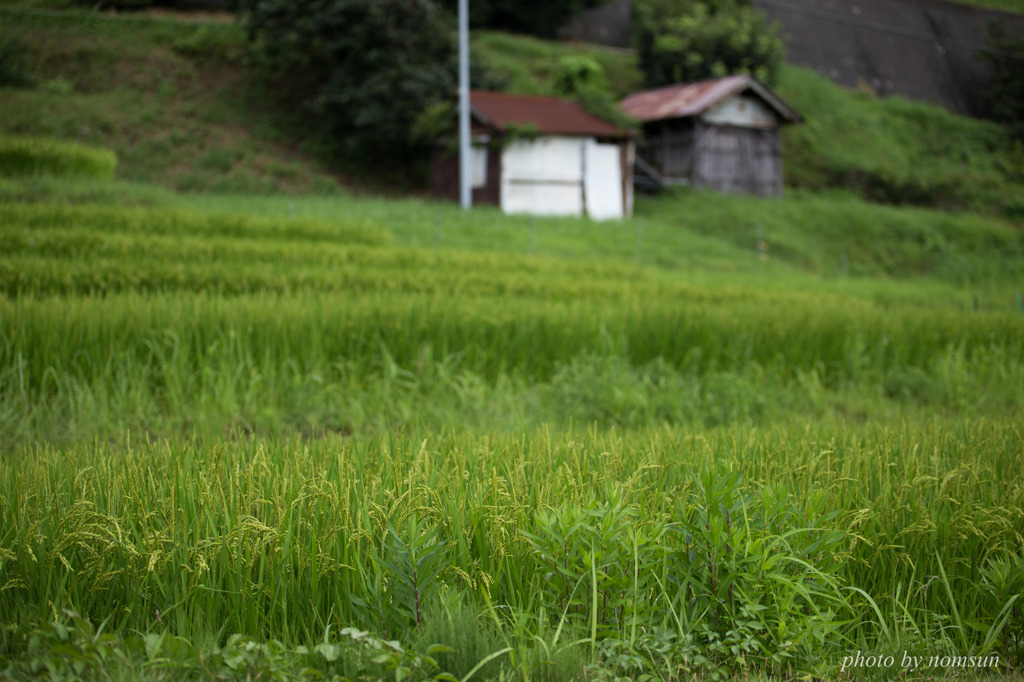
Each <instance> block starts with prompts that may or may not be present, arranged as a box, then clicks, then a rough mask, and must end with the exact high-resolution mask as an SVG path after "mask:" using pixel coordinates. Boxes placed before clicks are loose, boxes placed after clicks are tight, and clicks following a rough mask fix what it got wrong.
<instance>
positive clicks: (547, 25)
mask: <svg viewBox="0 0 1024 682" xmlns="http://www.w3.org/2000/svg"><path fill="white" fill-rule="evenodd" d="M443 1H444V4H445V6H446V7H447V8H448V9H449V11H451V12H452V13H453V15H454V14H456V13H457V12H458V6H459V3H458V0H443ZM607 1H608V0H548V1H547V2H531V3H523V2H519V0H470V3H469V23H470V27H471V28H489V29H496V30H499V31H509V32H512V33H525V34H527V35H534V36H539V37H542V38H554V37H555V35H556V34H557V33H558V29H560V28H561V27H562V26H563V25H564V24H565V23H566V22H567V21H569V20H570V19H572V18H573V17H574V16H575V15H576V14H578V13H579V12H581V11H583V10H585V9H588V8H591V7H597V6H599V5H601V4H603V3H605V2H607Z"/></svg>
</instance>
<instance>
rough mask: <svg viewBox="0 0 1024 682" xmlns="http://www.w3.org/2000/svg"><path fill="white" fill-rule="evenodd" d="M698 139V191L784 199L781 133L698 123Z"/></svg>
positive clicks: (695, 181)
mask: <svg viewBox="0 0 1024 682" xmlns="http://www.w3.org/2000/svg"><path fill="white" fill-rule="evenodd" d="M695 137H696V145H695V147H696V158H695V164H694V170H693V175H692V176H691V182H692V183H693V186H694V187H700V188H706V189H712V190H715V191H716V192H728V193H731V194H754V195H756V196H761V197H777V196H782V145H781V144H780V142H779V134H778V132H777V131H775V130H762V129H758V128H736V127H732V126H712V125H707V124H705V123H701V122H698V123H697V124H696V127H695Z"/></svg>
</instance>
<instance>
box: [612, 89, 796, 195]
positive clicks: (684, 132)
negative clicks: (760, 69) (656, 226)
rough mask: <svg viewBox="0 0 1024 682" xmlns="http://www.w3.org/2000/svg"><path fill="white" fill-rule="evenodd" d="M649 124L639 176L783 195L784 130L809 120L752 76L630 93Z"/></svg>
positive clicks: (627, 106)
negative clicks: (781, 133) (781, 136)
mask: <svg viewBox="0 0 1024 682" xmlns="http://www.w3.org/2000/svg"><path fill="white" fill-rule="evenodd" d="M621 106H622V109H623V110H624V111H625V112H626V113H627V114H629V115H631V116H633V117H634V118H636V119H639V120H640V121H641V122H642V123H643V126H644V136H645V138H646V144H645V145H644V146H643V147H641V148H640V149H639V150H637V159H638V160H637V174H638V176H639V175H644V176H645V177H646V179H647V180H649V181H651V182H654V183H656V184H658V185H666V184H687V185H691V186H693V187H699V188H707V189H712V190H715V191H718V192H728V193H733V194H755V195H757V196H766V197H772V196H781V195H782V144H781V140H780V136H779V129H780V127H781V126H782V125H785V124H789V123H799V122H801V121H802V120H803V119H802V118H801V117H800V114H798V113H797V112H796V111H795V110H794V109H793V108H792V107H790V106H789V105H788V104H786V103H785V102H784V101H783V100H782V98H781V97H779V96H778V95H777V94H775V93H774V92H773V91H772V90H771V89H770V88H769V87H768V86H766V85H765V84H763V83H761V82H760V81H758V80H757V79H756V78H754V77H753V76H748V75H739V76H728V77H726V78H716V79H713V80H705V81H698V82H694V83H682V84H679V85H670V86H668V87H664V88H657V89H655V90H646V91H644V92H638V93H636V94H633V95H630V96H629V97H627V98H625V99H624V100H622V102H621Z"/></svg>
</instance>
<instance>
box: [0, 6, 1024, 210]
mask: <svg viewBox="0 0 1024 682" xmlns="http://www.w3.org/2000/svg"><path fill="white" fill-rule="evenodd" d="M0 13H2V16H3V19H4V21H3V22H2V23H0V44H5V43H10V44H13V45H18V46H20V47H21V48H22V49H23V50H24V51H25V52H26V53H27V55H28V58H27V59H26V60H25V66H24V68H25V70H26V71H27V72H28V75H30V76H31V77H32V79H34V81H35V86H34V87H31V88H20V89H11V88H8V89H5V90H2V91H0V100H2V102H3V106H4V113H5V115H4V117H3V119H2V120H0V132H2V133H7V134H21V135H35V136H53V137H58V138H63V139H72V140H80V141H86V142H92V143H96V144H100V145H103V146H106V147H109V148H111V149H113V150H114V151H115V152H117V154H118V157H119V160H120V165H119V177H121V178H123V179H127V180H132V181H136V182H144V183H154V184H160V185H164V186H167V187H171V188H175V189H178V190H186V191H205V192H220V193H223V192H235V193H239V192H242V193H252V192H266V191H286V192H300V193H311V192H312V193H323V192H326V191H337V190H338V187H339V185H338V182H337V179H336V178H337V177H344V176H340V175H338V169H339V168H342V167H344V164H343V163H341V162H340V160H339V159H338V158H337V157H335V156H332V154H331V152H330V147H329V146H324V144H323V143H324V140H323V138H322V137H320V136H318V135H317V132H316V124H315V121H314V120H312V119H310V118H309V116H308V115H306V114H304V113H303V112H302V110H301V108H297V107H296V106H295V105H294V104H290V103H287V102H281V101H279V100H276V99H275V98H274V96H273V92H272V91H268V89H267V88H268V86H267V85H266V84H261V83H260V82H259V81H258V80H256V79H254V78H253V77H252V75H251V74H250V73H249V72H248V71H247V70H246V68H245V58H244V36H243V32H242V30H241V28H240V27H239V26H237V25H235V24H234V23H232V22H230V21H222V20H217V21H201V22H197V21H183V20H179V19H177V18H174V17H169V16H164V15H160V16H154V15H119V16H116V17H113V16H108V15H105V14H100V13H95V12H85V11H73V12H66V13H60V14H54V13H52V12H51V13H47V12H41V11H26V10H18V9H13V8H9V7H8V8H0ZM473 51H474V56H475V58H476V59H477V63H478V64H479V65H480V66H481V67H482V68H483V69H484V70H485V71H486V72H487V73H488V75H489V78H490V80H492V81H493V82H494V83H495V84H504V85H505V86H506V87H508V88H510V89H512V90H513V91H516V92H534V93H544V94H549V93H550V92H552V85H551V79H552V78H553V76H554V74H555V73H556V72H557V68H558V59H559V58H560V57H562V56H565V55H571V54H588V55H591V56H592V57H593V58H594V59H595V60H596V61H597V62H598V63H600V64H601V65H602V67H603V69H604V71H605V75H606V78H607V81H608V84H609V88H610V90H611V91H612V92H613V94H615V95H616V96H619V95H622V94H625V93H627V92H630V91H632V90H634V89H635V88H637V87H640V84H641V78H640V75H639V72H638V71H637V69H636V66H635V63H634V59H633V57H632V55H630V54H629V53H624V52H621V51H605V50H595V49H592V48H585V47H581V46H571V45H568V46H566V45H560V44H557V43H550V42H545V41H540V40H535V39H531V38H523V37H514V36H508V35H504V34H499V33H490V32H480V33H478V34H477V35H475V37H474V43H473ZM779 90H780V92H781V94H782V95H783V96H784V97H786V98H787V100H789V101H790V102H791V103H792V104H793V105H794V106H795V107H796V108H797V109H798V110H799V111H800V112H801V113H802V114H803V115H804V116H805V118H806V120H807V122H806V124H804V125H801V126H794V127H791V128H790V129H788V130H787V131H786V138H785V164H786V168H785V171H786V178H787V183H788V184H789V185H790V186H792V187H798V188H805V189H810V190H814V191H818V190H821V189H823V188H830V187H837V188H843V189H846V190H849V191H852V192H854V193H856V194H858V195H860V196H863V197H865V198H867V199H868V200H870V201H874V202H883V203H895V204H913V205H919V206H931V207H936V208H940V209H944V210H954V211H973V212H981V213H986V214H990V215H1002V216H1004V217H1007V218H1010V219H1012V220H1021V217H1022V215H1024V205H1022V204H1021V199H1020V197H1021V196H1024V147H1022V146H1021V145H1020V143H1019V142H1018V143H1014V142H1013V140H1012V139H1011V138H1010V136H1009V135H1008V133H1007V132H1006V131H1005V129H1003V128H1001V127H999V126H996V125H993V124H989V123H985V122H980V121H972V120H970V119H965V118H962V117H958V116H954V115H952V114H949V113H947V112H945V111H943V110H941V109H938V108H935V107H930V106H926V105H921V104H916V103H912V102H908V101H906V100H901V99H899V98H889V99H880V98H877V97H874V96H873V95H871V94H870V93H864V92H857V93H852V92H848V91H845V90H843V89H841V88H838V87H836V86H834V85H832V84H831V83H829V82H828V81H827V80H826V79H823V78H821V77H820V76H817V75H815V74H813V73H810V72H808V71H806V70H802V69H795V68H787V69H785V70H784V74H783V79H782V82H781V83H780V85H779ZM311 160H312V161H311ZM328 169H334V173H335V175H334V176H332V174H331V173H330V172H329V170H328ZM363 175H364V176H365V173H364V174H363ZM353 179H354V178H353V177H351V176H349V177H345V180H346V181H348V182H350V183H351V182H352V181H353ZM363 182H364V183H365V179H364V180H363ZM377 182H379V180H378V181H377ZM357 184H358V183H357Z"/></svg>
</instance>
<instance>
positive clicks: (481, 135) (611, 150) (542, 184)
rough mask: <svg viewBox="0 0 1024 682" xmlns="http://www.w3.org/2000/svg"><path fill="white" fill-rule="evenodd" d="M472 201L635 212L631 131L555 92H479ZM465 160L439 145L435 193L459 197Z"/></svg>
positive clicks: (517, 207)
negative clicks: (544, 94) (547, 94)
mask: <svg viewBox="0 0 1024 682" xmlns="http://www.w3.org/2000/svg"><path fill="white" fill-rule="evenodd" d="M470 98H471V104H472V114H473V116H472V127H473V140H474V145H473V202H474V203H491V204H497V205H498V206H500V207H501V209H502V211H504V212H505V213H529V214H534V215H564V216H584V215H586V216H588V217H590V218H593V219H595V220H609V219H618V218H624V217H627V216H630V215H632V213H633V154H634V148H633V140H632V137H631V133H629V132H628V131H624V130H620V129H618V128H616V127H615V126H614V125H613V124H612V123H609V122H608V121H605V120H604V119H601V118H597V117H596V116H592V115H591V114H589V113H587V112H586V111H585V110H584V109H583V108H582V107H581V106H580V105H579V104H577V103H575V102H571V101H568V100H562V99H557V98H553V97H536V96H528V95H510V94H506V93H497V92H482V91H473V92H472V93H471V94H470ZM458 188H459V165H458V159H457V157H456V156H455V155H453V154H451V153H447V152H445V151H444V150H442V149H441V148H439V149H438V150H437V153H436V155H435V157H434V194H435V195H436V196H439V197H445V198H450V199H457V198H458Z"/></svg>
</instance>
